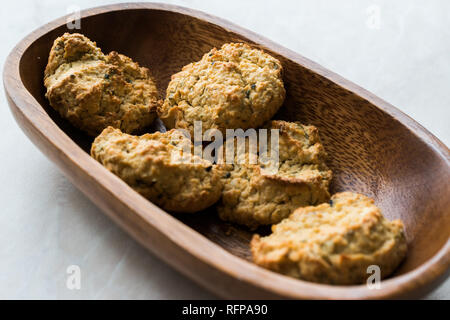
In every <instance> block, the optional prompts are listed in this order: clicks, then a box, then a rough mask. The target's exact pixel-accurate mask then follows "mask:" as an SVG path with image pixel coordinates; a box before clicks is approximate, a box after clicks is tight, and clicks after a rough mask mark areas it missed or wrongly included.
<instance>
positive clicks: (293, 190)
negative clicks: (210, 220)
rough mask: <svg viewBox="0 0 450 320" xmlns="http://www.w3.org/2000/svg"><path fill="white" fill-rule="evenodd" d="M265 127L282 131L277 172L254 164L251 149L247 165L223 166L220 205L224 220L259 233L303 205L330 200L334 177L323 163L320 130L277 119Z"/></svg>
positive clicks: (246, 155) (280, 133)
mask: <svg viewBox="0 0 450 320" xmlns="http://www.w3.org/2000/svg"><path fill="white" fill-rule="evenodd" d="M266 128H268V129H278V130H279V131H278V132H279V143H278V145H279V166H278V171H277V172H272V171H270V170H266V169H267V167H266V165H264V164H261V163H256V164H250V163H249V161H248V158H249V157H250V155H249V153H248V149H247V150H246V153H245V162H244V163H241V164H239V163H238V160H237V159H235V163H234V164H233V165H225V166H224V170H227V173H226V175H224V178H223V185H224V188H223V192H222V199H221V201H220V202H219V204H218V212H219V216H220V218H221V219H222V220H225V221H230V222H235V223H238V224H243V225H246V226H248V227H250V228H256V227H258V226H260V225H268V224H274V223H278V222H280V221H281V220H282V219H284V218H286V217H287V216H289V214H290V213H292V212H293V211H294V210H295V209H296V208H298V207H300V206H308V205H315V204H319V203H322V202H326V201H328V200H329V197H330V195H329V192H328V186H329V182H330V180H331V175H332V173H331V171H330V170H328V168H327V166H326V164H325V157H326V153H325V150H324V148H323V146H322V144H321V143H320V139H319V134H318V130H317V128H316V127H314V126H303V125H301V124H300V123H298V122H286V121H278V120H275V121H270V122H269V123H268V124H267V125H266ZM269 136H270V134H269ZM269 142H270V140H269ZM270 149H272V146H270V145H269V150H270Z"/></svg>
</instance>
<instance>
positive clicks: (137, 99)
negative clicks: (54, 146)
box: [44, 33, 162, 136]
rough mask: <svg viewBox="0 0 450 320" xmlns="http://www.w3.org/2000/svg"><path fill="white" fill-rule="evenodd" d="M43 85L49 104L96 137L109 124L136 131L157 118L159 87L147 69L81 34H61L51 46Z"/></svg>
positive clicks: (62, 115)
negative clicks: (107, 52)
mask: <svg viewBox="0 0 450 320" xmlns="http://www.w3.org/2000/svg"><path fill="white" fill-rule="evenodd" d="M44 84H45V87H46V88H47V93H46V97H47V98H48V100H49V102H50V105H51V106H52V107H53V108H54V109H55V110H56V111H58V113H59V114H60V115H61V117H63V118H65V119H67V120H69V121H70V122H71V123H72V125H74V126H75V127H77V128H79V129H81V130H83V131H85V132H87V133H88V134H89V135H92V136H96V135H98V134H99V133H100V132H102V130H103V129H104V128H106V127H108V126H112V127H115V128H118V129H121V130H122V131H124V132H127V133H136V132H139V131H142V130H143V128H145V127H147V126H149V125H150V124H151V123H152V122H153V120H154V119H155V118H156V108H157V106H158V105H160V104H161V103H162V102H161V101H160V100H158V91H157V89H156V86H155V82H154V80H153V79H152V77H151V75H150V72H149V70H148V69H147V68H144V67H140V66H139V65H138V64H137V63H136V62H133V60H131V59H130V58H128V57H126V56H124V55H121V54H118V53H117V52H114V51H113V52H111V53H109V54H108V55H104V54H103V53H102V51H101V50H100V48H98V47H97V46H96V43H95V42H92V41H91V40H89V39H88V38H87V37H85V36H84V35H81V34H78V33H73V34H69V33H65V34H64V35H63V36H61V37H59V38H57V39H56V40H55V41H54V43H53V46H52V48H51V50H50V55H49V58H48V64H47V67H46V68H45V74H44Z"/></svg>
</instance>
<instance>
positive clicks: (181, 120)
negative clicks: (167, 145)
mask: <svg viewBox="0 0 450 320" xmlns="http://www.w3.org/2000/svg"><path fill="white" fill-rule="evenodd" d="M281 74H282V66H281V63H280V62H279V61H278V60H277V59H275V58H274V57H272V56H270V55H268V54H266V53H264V52H263V51H261V50H257V49H252V48H251V47H250V46H248V45H246V44H243V43H228V44H224V45H223V46H222V47H221V49H219V50H217V49H216V48H214V49H212V50H211V51H210V52H209V53H207V54H205V55H204V56H203V58H202V59H201V60H200V61H198V62H194V63H191V64H188V65H186V66H185V67H183V69H182V71H180V72H178V73H177V74H174V75H173V76H172V78H171V81H170V83H169V86H168V88H167V94H166V99H165V101H164V104H163V105H162V106H161V107H160V108H159V109H158V115H159V117H160V118H161V120H162V121H163V122H164V124H165V125H166V127H167V128H169V129H170V128H180V129H186V130H189V131H190V134H191V137H193V126H194V122H195V121H201V122H202V130H203V132H204V131H206V130H208V129H211V128H214V129H219V130H221V131H222V132H223V133H224V134H225V130H226V129H237V128H242V129H244V130H245V129H247V128H257V127H259V126H261V125H262V124H263V123H264V122H266V121H267V120H269V119H270V118H272V116H273V115H274V114H275V113H276V112H277V110H278V109H279V108H280V106H281V105H282V103H283V101H284V97H285V89H284V85H283V80H282V75H281Z"/></svg>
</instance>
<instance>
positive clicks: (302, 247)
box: [250, 192, 407, 285]
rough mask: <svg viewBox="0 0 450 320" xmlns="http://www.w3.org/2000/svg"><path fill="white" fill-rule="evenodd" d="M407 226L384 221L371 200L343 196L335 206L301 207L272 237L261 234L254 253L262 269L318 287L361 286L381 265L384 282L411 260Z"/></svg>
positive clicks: (338, 196)
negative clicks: (370, 268)
mask: <svg viewBox="0 0 450 320" xmlns="http://www.w3.org/2000/svg"><path fill="white" fill-rule="evenodd" d="M403 229H404V227H403V223H402V222H401V221H400V220H394V221H389V220H387V219H386V218H384V217H383V215H382V214H381V211H380V209H379V208H378V207H376V206H375V205H374V201H373V200H372V199H370V198H368V197H366V196H363V195H360V194H356V193H351V192H343V193H338V194H335V195H333V196H332V197H331V201H330V204H328V203H325V204H321V205H319V206H316V207H312V206H310V207H305V208H299V209H297V210H295V212H294V213H292V214H291V215H290V216H289V218H287V219H285V220H283V221H282V222H280V223H279V224H277V225H274V226H272V232H273V233H272V234H271V235H269V236H267V237H260V236H259V235H255V236H254V237H253V239H252V241H251V244H250V246H251V251H252V255H253V260H254V262H255V263H256V264H258V265H260V266H262V267H264V268H268V269H270V270H273V271H276V272H279V273H282V274H285V275H288V276H291V277H295V278H299V279H303V280H307V281H314V282H321V283H328V284H340V285H349V284H361V283H363V282H365V281H366V280H367V278H368V277H369V276H370V274H368V273H367V267H368V266H370V265H377V266H379V267H380V271H381V276H382V277H383V278H384V277H386V276H388V275H389V274H391V273H392V272H393V271H394V270H395V268H396V267H397V266H398V265H399V264H400V262H401V261H402V260H403V258H404V257H405V255H406V251H407V244H406V239H405V235H404V230H403Z"/></svg>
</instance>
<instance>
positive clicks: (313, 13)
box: [0, 0, 450, 299]
mask: <svg viewBox="0 0 450 320" xmlns="http://www.w3.org/2000/svg"><path fill="white" fill-rule="evenodd" d="M111 2H112V1H100V0H96V1H87V0H71V1H57V0H40V1H22V0H15V1H7V2H4V3H2V10H1V12H0V26H1V28H0V30H1V31H0V32H1V42H0V62H1V64H2V65H1V66H2V67H3V63H4V60H5V58H6V56H7V54H8V52H9V51H10V50H11V49H12V48H13V46H14V45H15V44H16V43H17V42H18V41H19V40H20V39H21V38H22V37H24V36H25V35H26V34H28V33H29V32H30V31H32V30H33V29H35V28H37V27H39V26H40V25H42V24H44V23H46V22H48V21H50V20H52V19H55V18H57V17H59V16H62V15H64V14H66V10H67V7H69V6H71V5H77V6H79V7H81V8H87V7H92V6H98V5H103V4H107V3H111ZM169 2H171V3H177V4H180V5H183V6H187V7H191V8H195V9H200V10H203V11H206V12H208V13H211V14H214V15H218V16H220V17H222V18H225V19H228V20H230V21H233V22H235V23H237V24H239V25H241V26H244V27H246V28H248V29H250V30H253V31H255V32H257V33H260V34H262V35H265V36H266V37H269V38H271V39H273V40H274V41H276V42H278V43H280V44H282V45H284V46H286V47H288V48H290V49H293V50H295V51H297V52H299V53H301V54H303V55H304V56H306V57H309V58H310V59H312V60H315V61H316V62H318V63H320V64H322V65H324V66H325V67H327V68H329V69H331V70H333V71H335V72H337V73H339V74H341V75H342V76H344V77H346V78H348V79H350V80H352V81H354V82H355V83H357V84H359V85H361V86H362V87H365V88H366V89H368V90H370V91H372V92H373V93H375V94H376V95H378V96H380V97H382V98H384V99H385V100H387V101H389V102H391V103H392V104H394V105H395V106H397V107H398V108H400V109H401V110H403V111H404V112H405V113H407V114H408V115H410V116H411V117H412V118H414V119H416V120H417V121H418V122H419V123H421V124H422V125H423V126H425V127H426V128H427V129H428V130H430V131H431V132H432V133H434V134H435V135H436V136H437V137H438V138H440V139H441V140H442V141H443V142H444V143H446V144H447V145H449V143H450V125H449V120H450V88H449V84H450V41H449V40H450V1H447V0H441V1H426V2H425V1H412V0H397V1H376V0H372V1H367V0H363V1H361V0H353V1H348V0H345V1H295V0H292V1H261V0H259V1H258V0H255V1H243V0H233V1H232V0H227V1H206V0H205V1H188V0H185V1H169ZM373 6H375V7H373ZM368 8H369V9H368ZM373 8H375V9H373ZM377 8H378V9H379V12H380V16H379V17H380V19H379V22H380V23H379V25H378V26H377V23H376V22H377V19H376V18H375V19H373V17H374V16H373V13H374V12H375V11H376V10H378V9H377ZM371 17H372V18H371ZM269 21H270V22H269ZM377 27H379V28H377ZM0 104H1V108H0V127H1V128H2V135H1V137H0V148H1V150H2V157H1V159H0V181H1V187H0V188H1V192H0V195H1V203H2V208H1V211H0V212H1V214H0V243H1V245H0V261H1V263H0V298H32V299H34V298H88V299H92V298H100V299H103V298H132V299H134V298H137V299H159V298H167V299H173V298H194V299H196V298H214V296H213V295H211V294H210V293H208V292H206V291H205V290H203V289H202V288H199V287H198V286H197V285H195V284H194V283H192V282H191V281H190V280H187V279H185V278H184V277H182V276H181V275H179V274H178V273H176V272H175V271H173V270H172V269H171V268H170V267H169V266H167V265H166V264H164V263H163V262H161V261H159V260H158V259H157V258H155V257H154V256H153V255H151V254H149V253H147V252H146V251H145V250H144V249H142V248H141V247H140V246H139V245H137V244H136V243H135V242H134V241H133V240H132V239H130V238H129V237H128V236H127V235H126V234H125V233H123V232H122V231H121V230H119V229H118V227H116V226H115V225H114V224H113V223H112V222H111V221H110V220H108V218H106V217H105V216H104V215H103V214H102V213H101V212H100V211H99V210H98V209H97V208H96V207H95V206H94V205H93V204H92V203H91V202H90V201H89V200H88V199H86V197H84V196H83V195H82V194H81V193H80V192H79V191H78V190H77V189H75V188H74V186H73V185H72V184H71V183H70V182H69V181H67V179H66V178H65V177H64V176H63V175H62V174H61V172H60V171H59V170H58V169H57V168H56V167H55V166H54V165H53V164H52V163H51V162H50V161H49V160H47V159H46V158H45V157H44V156H43V155H42V154H41V153H40V152H39V150H37V148H36V147H34V146H33V145H32V144H31V142H30V141H28V139H27V138H26V137H25V135H24V134H23V133H22V132H21V131H20V129H19V128H18V126H17V125H16V123H15V122H14V120H13V118H12V116H11V114H10V112H9V110H8V107H7V103H6V99H5V97H4V93H3V91H2V92H1V98H0ZM68 265H79V266H80V268H81V290H68V289H67V288H66V285H65V283H66V268H67V266H68ZM428 298H437V299H449V298H450V280H447V282H445V284H444V285H442V286H441V287H440V288H438V289H437V290H436V291H434V292H433V293H431V294H430V295H429V296H428Z"/></svg>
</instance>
